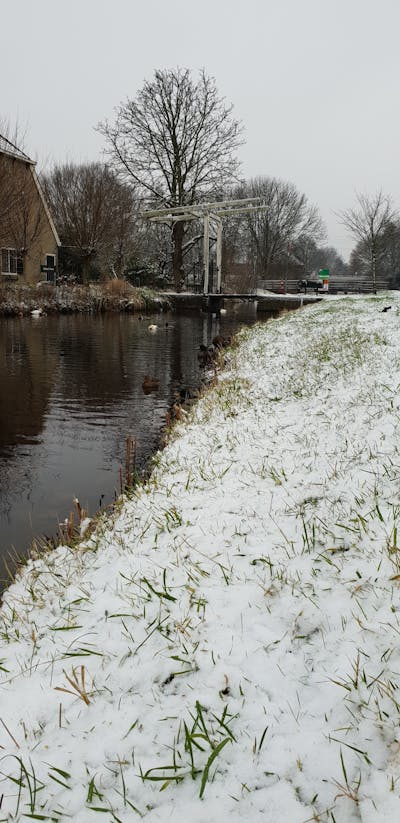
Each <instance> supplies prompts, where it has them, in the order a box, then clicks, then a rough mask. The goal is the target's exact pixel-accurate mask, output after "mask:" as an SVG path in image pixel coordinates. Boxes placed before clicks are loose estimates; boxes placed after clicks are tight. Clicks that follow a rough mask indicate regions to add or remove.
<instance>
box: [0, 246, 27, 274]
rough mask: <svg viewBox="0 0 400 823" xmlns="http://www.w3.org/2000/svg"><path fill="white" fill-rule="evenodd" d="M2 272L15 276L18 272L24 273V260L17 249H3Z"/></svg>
mask: <svg viewBox="0 0 400 823" xmlns="http://www.w3.org/2000/svg"><path fill="white" fill-rule="evenodd" d="M1 273H2V274H11V275H14V276H15V277H16V276H17V274H23V273H24V261H23V259H22V255H21V253H20V252H19V251H17V249H2V250H1Z"/></svg>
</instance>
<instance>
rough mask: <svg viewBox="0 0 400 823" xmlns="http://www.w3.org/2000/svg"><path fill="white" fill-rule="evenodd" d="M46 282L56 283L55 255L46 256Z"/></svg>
mask: <svg viewBox="0 0 400 823" xmlns="http://www.w3.org/2000/svg"><path fill="white" fill-rule="evenodd" d="M45 272H46V280H47V282H48V283H55V282H56V256H55V254H46V266H45Z"/></svg>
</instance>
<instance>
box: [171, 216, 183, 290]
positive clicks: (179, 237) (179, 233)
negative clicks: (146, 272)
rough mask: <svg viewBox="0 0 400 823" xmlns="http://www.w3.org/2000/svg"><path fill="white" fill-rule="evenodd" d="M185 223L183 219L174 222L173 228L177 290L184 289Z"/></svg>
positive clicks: (174, 269) (173, 256) (173, 261)
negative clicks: (183, 250) (183, 248)
mask: <svg viewBox="0 0 400 823" xmlns="http://www.w3.org/2000/svg"><path fill="white" fill-rule="evenodd" d="M184 233H185V224H184V222H183V220H180V221H178V222H177V223H174V225H173V228H172V274H173V278H174V286H175V289H176V291H178V292H179V291H182V288H183V284H184V279H185V273H184V269H183V252H182V245H183V237H184Z"/></svg>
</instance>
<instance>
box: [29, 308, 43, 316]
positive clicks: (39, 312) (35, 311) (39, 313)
mask: <svg viewBox="0 0 400 823" xmlns="http://www.w3.org/2000/svg"><path fill="white" fill-rule="evenodd" d="M42 314H43V309H32V311H31V317H41V316H42Z"/></svg>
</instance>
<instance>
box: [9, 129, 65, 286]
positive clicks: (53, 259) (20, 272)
mask: <svg viewBox="0 0 400 823" xmlns="http://www.w3.org/2000/svg"><path fill="white" fill-rule="evenodd" d="M35 165H36V164H35V162H34V161H33V160H31V159H30V158H29V157H28V155H26V154H25V153H24V152H23V151H21V150H20V149H18V148H17V146H14V145H13V143H11V142H10V141H9V140H8V139H7V138H6V137H3V136H2V135H0V284H1V282H4V281H11V280H13V281H17V282H19V283H38V282H41V281H44V280H45V281H47V282H55V279H56V272H57V265H58V251H59V246H60V240H59V237H58V234H57V230H56V227H55V225H54V223H53V220H52V217H51V214H50V211H49V208H48V205H47V203H46V200H45V197H44V194H43V190H42V188H41V185H40V182H39V179H38V176H37V174H36V170H35Z"/></svg>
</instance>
